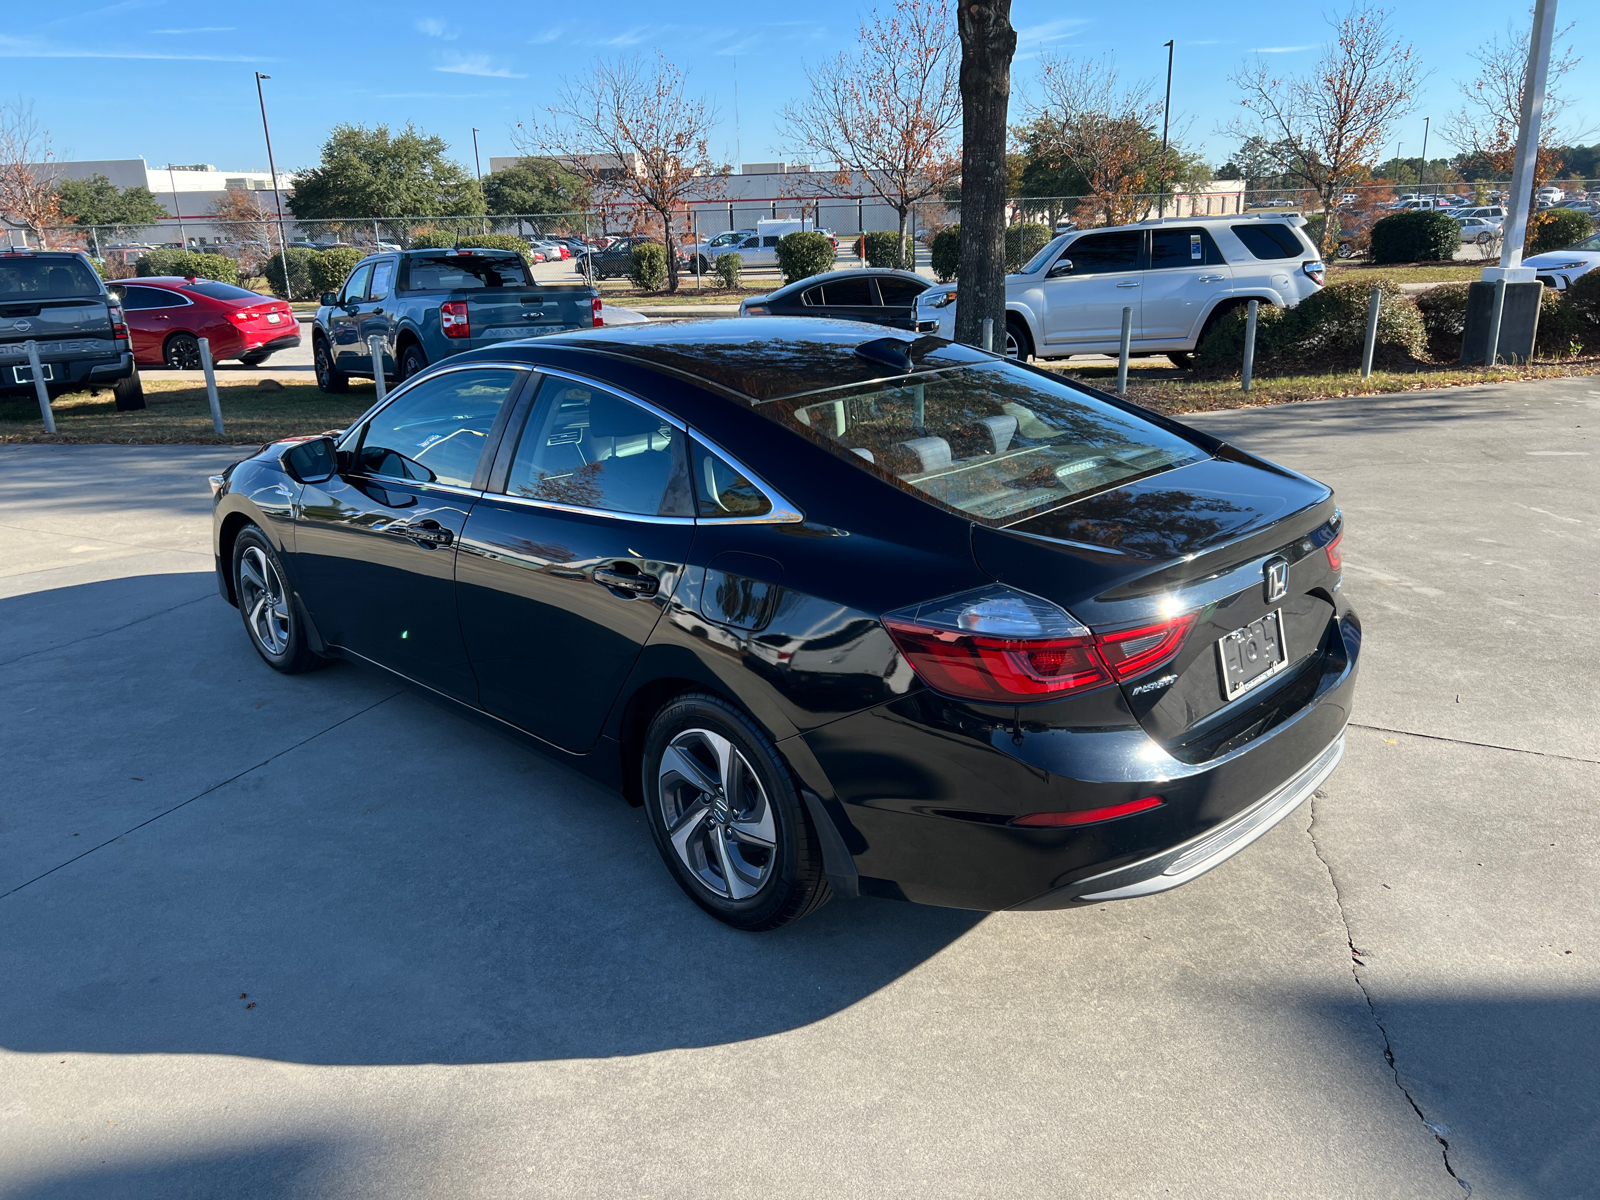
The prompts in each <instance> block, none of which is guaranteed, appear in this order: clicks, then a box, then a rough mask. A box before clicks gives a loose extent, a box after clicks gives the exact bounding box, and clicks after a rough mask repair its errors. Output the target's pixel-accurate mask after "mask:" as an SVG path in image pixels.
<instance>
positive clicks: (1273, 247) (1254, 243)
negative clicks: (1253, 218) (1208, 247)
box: [1233, 221, 1306, 258]
mask: <svg viewBox="0 0 1600 1200" xmlns="http://www.w3.org/2000/svg"><path fill="white" fill-rule="evenodd" d="M1233 232H1234V233H1236V234H1238V235H1239V240H1240V241H1241V242H1243V243H1244V247H1245V249H1246V250H1248V251H1250V253H1251V254H1254V255H1255V256H1256V257H1257V258H1299V257H1300V256H1301V255H1302V254H1304V253H1305V252H1306V248H1305V247H1304V246H1302V245H1301V244H1300V239H1299V238H1297V237H1295V236H1294V230H1292V229H1290V228H1289V227H1288V226H1287V225H1280V224H1278V223H1277V222H1275V221H1263V222H1261V223H1260V224H1258V225H1235V226H1234V227H1233Z"/></svg>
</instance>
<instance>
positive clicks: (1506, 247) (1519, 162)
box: [1483, 0, 1556, 283]
mask: <svg viewBox="0 0 1600 1200" xmlns="http://www.w3.org/2000/svg"><path fill="white" fill-rule="evenodd" d="M1555 28H1556V0H1537V2H1536V3H1535V4H1534V6H1533V33H1532V36H1530V37H1529V38H1528V70H1527V73H1526V74H1525V75H1524V76H1523V80H1522V115H1521V120H1520V123H1519V125H1518V129H1517V158H1516V163H1515V165H1514V166H1513V168H1512V171H1511V201H1510V203H1508V204H1507V205H1506V221H1505V240H1504V241H1503V242H1502V243H1501V245H1500V266H1499V267H1498V268H1494V267H1490V268H1488V269H1487V270H1485V271H1484V273H1483V277H1484V279H1486V280H1491V281H1492V280H1494V279H1504V280H1506V281H1507V282H1508V283H1520V282H1527V281H1531V280H1532V278H1533V272H1532V270H1531V269H1529V268H1524V267H1523V266H1522V247H1523V245H1524V243H1525V242H1526V241H1527V233H1528V217H1529V215H1530V212H1531V210H1532V208H1533V197H1532V194H1531V193H1532V190H1533V174H1534V167H1535V164H1536V163H1537V161H1538V157H1539V125H1540V122H1541V121H1542V120H1543V119H1544V89H1545V84H1546V82H1547V81H1548V78H1549V75H1550V43H1551V42H1552V41H1553V40H1554V38H1555ZM1508 271H1509V272H1516V274H1514V275H1513V274H1507V273H1506V272H1508ZM1524 275H1526V276H1527V280H1524V279H1523V276H1524Z"/></svg>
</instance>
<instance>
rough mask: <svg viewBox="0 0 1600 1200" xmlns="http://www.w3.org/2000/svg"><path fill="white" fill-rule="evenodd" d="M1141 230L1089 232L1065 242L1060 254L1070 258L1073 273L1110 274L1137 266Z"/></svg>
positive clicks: (1142, 235)
mask: <svg viewBox="0 0 1600 1200" xmlns="http://www.w3.org/2000/svg"><path fill="white" fill-rule="evenodd" d="M1143 238H1144V234H1143V233H1140V232H1138V231H1137V230H1135V231H1130V232H1127V233H1091V234H1089V235H1088V236H1087V237H1080V238H1079V239H1078V240H1077V241H1075V242H1073V243H1072V245H1070V246H1068V247H1067V249H1066V253H1065V255H1064V256H1063V257H1066V258H1070V259H1071V260H1072V273H1073V275H1112V274H1116V273H1117V272H1119V271H1135V270H1137V269H1138V267H1139V243H1140V241H1141V240H1143Z"/></svg>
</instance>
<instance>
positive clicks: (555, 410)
mask: <svg viewBox="0 0 1600 1200" xmlns="http://www.w3.org/2000/svg"><path fill="white" fill-rule="evenodd" d="M506 494H507V495H508V496H523V497H526V498H527V499H530V500H544V501H547V502H548V503H551V504H566V505H571V506H573V507H574V508H592V509H598V510H600V511H602V512H613V513H633V514H637V515H640V516H690V515H692V514H693V503H692V501H691V498H690V491H689V481H688V470H687V464H686V461H685V456H684V439H683V434H682V433H681V432H680V431H679V430H677V429H675V428H674V427H673V426H672V425H670V424H669V423H668V422H666V421H664V420H662V419H661V418H660V417H658V416H656V415H655V414H654V413H653V412H651V411H650V410H648V409H646V408H642V407H640V406H639V405H637V404H634V403H633V402H632V401H631V400H625V399H623V398H622V397H621V396H618V395H616V394H615V393H613V392H608V391H606V390H605V389H604V388H600V387H596V386H595V385H593V384H589V383H578V382H574V381H572V380H566V379H558V378H555V377H550V378H548V379H546V380H545V382H544V384H543V385H542V386H541V387H540V389H539V402H538V404H537V405H536V406H535V408H534V411H533V414H532V416H530V417H529V418H528V424H527V427H526V428H525V429H524V431H523V434H522V440H521V441H520V442H519V443H518V445H517V453H516V457H515V458H513V459H512V463H511V474H510V476H509V477H508V479H507V480H506Z"/></svg>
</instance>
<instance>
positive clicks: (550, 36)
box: [528, 25, 567, 46]
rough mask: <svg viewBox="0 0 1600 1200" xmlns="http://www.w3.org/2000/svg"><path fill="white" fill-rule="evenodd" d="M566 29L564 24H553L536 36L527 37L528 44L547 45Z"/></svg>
mask: <svg viewBox="0 0 1600 1200" xmlns="http://www.w3.org/2000/svg"><path fill="white" fill-rule="evenodd" d="M566 29H567V27H566V26H565V25H556V26H553V27H552V28H550V29H546V30H545V31H544V32H543V33H541V34H539V35H538V36H537V37H531V38H529V39H528V45H530V46H547V45H549V44H550V43H551V42H553V41H555V40H556V39H557V38H559V37H560V36H561V35H562V34H563V33H565V32H566Z"/></svg>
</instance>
